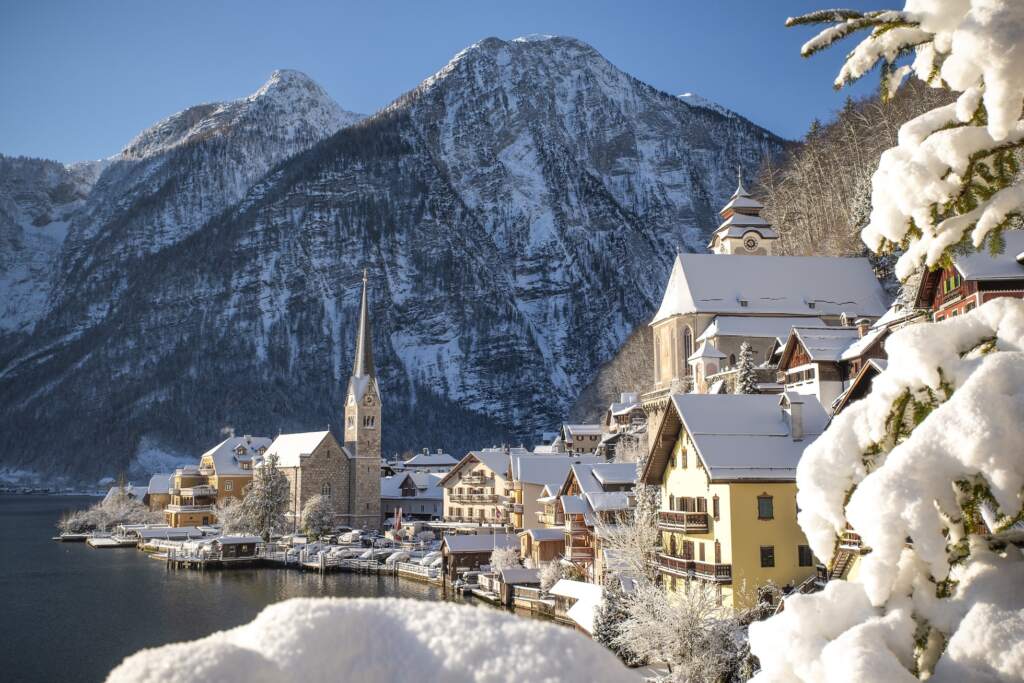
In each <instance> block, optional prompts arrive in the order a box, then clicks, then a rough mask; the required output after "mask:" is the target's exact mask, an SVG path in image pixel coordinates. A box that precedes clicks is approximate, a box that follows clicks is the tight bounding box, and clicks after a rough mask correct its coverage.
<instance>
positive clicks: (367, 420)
mask: <svg viewBox="0 0 1024 683" xmlns="http://www.w3.org/2000/svg"><path fill="white" fill-rule="evenodd" d="M376 421H377V418H376V417H375V416H373V415H364V416H363V426H364V427H373V425H374V423H375V422H376Z"/></svg>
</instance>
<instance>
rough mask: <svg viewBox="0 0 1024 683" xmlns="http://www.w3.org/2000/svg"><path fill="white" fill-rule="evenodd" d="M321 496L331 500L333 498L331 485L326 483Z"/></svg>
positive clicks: (322, 487)
mask: <svg viewBox="0 0 1024 683" xmlns="http://www.w3.org/2000/svg"><path fill="white" fill-rule="evenodd" d="M320 495H321V496H323V497H324V498H330V497H331V485H330V484H327V483H325V484H324V485H323V486H321V487H320Z"/></svg>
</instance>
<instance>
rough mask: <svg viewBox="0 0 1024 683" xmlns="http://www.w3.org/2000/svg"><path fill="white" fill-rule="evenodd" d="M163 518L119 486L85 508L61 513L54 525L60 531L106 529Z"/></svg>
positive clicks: (161, 520) (78, 531)
mask: <svg viewBox="0 0 1024 683" xmlns="http://www.w3.org/2000/svg"><path fill="white" fill-rule="evenodd" d="M163 521H164V515H163V513H162V512H160V511H155V512H154V511H152V510H150V509H149V508H148V507H146V505H145V504H143V502H142V501H140V500H138V499H136V498H132V497H131V496H129V495H128V493H127V491H125V489H124V488H123V487H120V488H117V489H115V490H114V491H112V492H111V493H110V495H108V496H107V497H106V498H104V499H103V500H101V501H100V502H99V503H96V504H95V505H93V506H92V507H90V508H88V509H85V510H76V511H75V512H72V513H71V514H69V515H66V516H64V517H63V518H62V519H61V520H60V522H59V523H58V524H57V527H58V528H59V529H60V531H61V532H63V533H78V534H80V533H85V532H87V531H96V530H99V531H108V530H110V529H112V528H114V527H116V526H117V525H119V524H159V523H161V522H163Z"/></svg>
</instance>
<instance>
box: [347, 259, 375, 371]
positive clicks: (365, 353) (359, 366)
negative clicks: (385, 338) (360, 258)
mask: <svg viewBox="0 0 1024 683" xmlns="http://www.w3.org/2000/svg"><path fill="white" fill-rule="evenodd" d="M368 280H369V278H368V277H367V274H366V269H365V268H364V269H363V299H362V302H361V304H360V308H359V334H358V336H357V337H356V358H355V361H354V362H353V363H352V376H353V377H366V376H370V377H373V376H374V375H375V374H376V373H375V371H374V368H373V336H372V334H371V331H370V311H369V307H368V305H367V300H366V290H367V289H368V287H369V285H368Z"/></svg>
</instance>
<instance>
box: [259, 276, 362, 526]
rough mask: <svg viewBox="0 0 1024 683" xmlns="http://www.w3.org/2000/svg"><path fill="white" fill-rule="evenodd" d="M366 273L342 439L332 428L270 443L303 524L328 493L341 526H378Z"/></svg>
mask: <svg viewBox="0 0 1024 683" xmlns="http://www.w3.org/2000/svg"><path fill="white" fill-rule="evenodd" d="M367 288H368V284H367V276H366V272H365V271H364V272H363V294H362V301H361V302H360V311H359V331H358V336H357V337H356V353H355V362H354V363H353V367H352V377H351V378H350V379H349V382H348V392H347V394H346V397H345V430H344V443H339V442H338V440H337V438H336V437H335V436H334V434H332V433H331V432H330V430H326V431H320V432H304V433H299V434H281V435H280V436H278V437H277V438H276V439H274V441H273V443H271V444H270V446H269V447H268V448H267V451H266V454H267V456H270V455H272V454H276V455H277V458H278V464H277V466H278V468H279V469H280V470H281V472H283V473H284V475H285V476H286V477H287V478H288V483H289V490H290V500H289V503H288V512H287V515H288V518H289V521H291V523H292V525H293V528H294V529H295V530H298V529H299V528H300V526H301V519H302V509H303V508H304V507H305V505H306V503H308V502H309V500H310V499H311V498H313V497H314V496H318V495H322V496H325V497H327V498H328V499H329V500H330V502H331V506H332V507H333V508H334V515H335V520H336V521H337V523H338V524H339V525H345V526H350V527H352V528H355V529H362V528H369V529H376V528H378V527H379V526H380V432H381V401H380V389H379V387H378V384H377V376H376V372H375V371H374V367H373V348H372V336H371V330H370V317H369V309H368V306H367Z"/></svg>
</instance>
